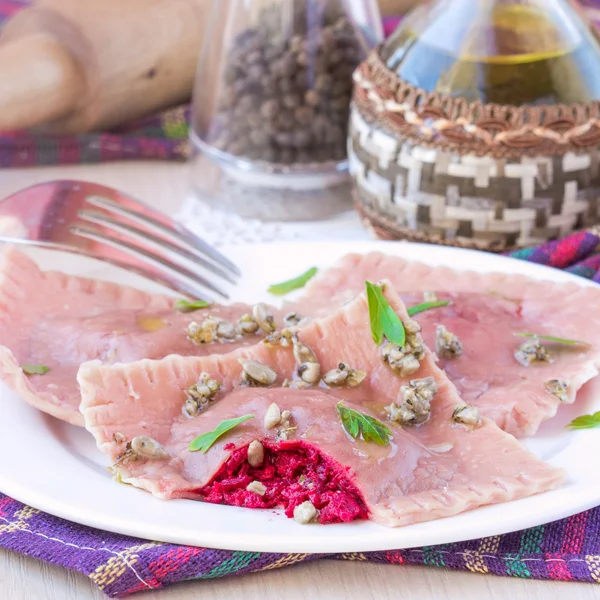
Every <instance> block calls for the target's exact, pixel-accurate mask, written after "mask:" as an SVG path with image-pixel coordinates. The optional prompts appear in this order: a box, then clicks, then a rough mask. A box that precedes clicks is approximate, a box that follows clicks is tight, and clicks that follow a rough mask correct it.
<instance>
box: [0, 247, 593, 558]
mask: <svg viewBox="0 0 600 600" xmlns="http://www.w3.org/2000/svg"><path fill="white" fill-rule="evenodd" d="M373 250H383V251H385V252H388V253H389V254H394V255H398V256H402V257H405V258H411V259H416V260H419V261H423V262H426V263H429V264H432V265H448V266H453V267H459V268H470V269H473V270H477V271H499V272H505V273H521V274H524V275H529V276H531V277H534V278H538V279H549V280H553V281H558V282H568V281H574V282H576V283H579V284H580V285H594V284H592V283H590V282H588V281H585V280H583V279H580V278H578V277H575V276H572V275H569V274H566V273H563V272H561V271H558V270H553V269H548V268H546V267H540V266H537V265H534V264H530V263H526V262H521V261H517V260H513V259H508V258H503V257H499V256H494V255H489V254H485V253H479V252H471V251H466V250H458V249H449V248H443V247H436V246H424V245H419V244H407V243H386V242H361V243H330V244H328V243H314V244H313V243H311V244H304V245H303V244H277V245H275V244H273V245H261V246H245V247H241V246H238V247H232V248H228V249H226V250H225V252H226V253H227V254H228V255H229V256H230V257H231V258H232V259H233V260H234V261H235V262H236V263H237V264H238V265H240V267H241V268H242V271H243V273H244V278H243V281H242V283H241V285H240V286H239V288H238V289H237V291H236V294H235V295H236V297H237V299H240V300H244V301H249V302H255V301H258V300H264V299H266V300H270V301H272V298H268V297H267V295H266V293H265V292H264V290H265V289H266V288H267V286H268V285H269V284H271V283H274V282H278V281H281V280H285V279H288V278H289V277H290V276H292V275H294V274H297V273H300V272H302V271H304V270H305V269H307V268H308V267H310V266H313V265H318V266H321V267H326V266H328V265H330V264H331V263H332V262H333V261H335V260H336V259H337V258H339V257H341V256H343V255H344V254H346V253H348V252H368V251H373ZM35 257H36V259H37V260H38V262H40V264H41V265H42V266H43V267H44V268H48V267H52V268H60V269H62V270H66V271H69V272H71V273H80V274H85V275H87V276H92V277H98V278H102V279H110V280H113V281H118V282H122V283H123V282H128V283H131V282H132V281H133V279H132V277H131V275H129V274H126V273H123V272H122V271H118V270H116V269H112V268H109V267H107V266H105V265H102V264H101V263H96V262H94V261H89V260H87V259H82V258H78V257H73V256H65V255H57V254H55V253H48V252H45V253H36V255H35ZM134 285H139V286H145V287H149V286H148V284H147V283H145V282H144V281H143V280H142V279H135V281H134ZM30 301H31V302H34V301H35V299H33V298H32V299H30ZM582 310H588V311H589V310H600V308H598V307H592V306H587V307H582ZM598 379H600V378H598ZM0 402H1V403H2V407H3V411H2V418H1V419H0V457H2V458H1V465H2V466H1V469H0V490H1V491H2V492H4V493H6V494H9V495H11V496H13V497H14V498H17V499H18V500H21V501H22V502H25V503H28V504H30V505H32V506H34V507H36V508H38V509H41V510H44V511H46V512H49V513H51V514H54V515H58V516H60V517H64V518H66V519H70V520H72V521H76V522H78V523H82V524H85V525H90V526H93V527H98V528H100V529H104V530H108V531H113V532H118V533H123V534H129V535H133V536H138V537H141V538H149V539H153V540H158V541H165V542H174V543H181V544H190V545H199V546H207V547H213V548H225V549H232V550H249V551H266V552H318V553H321V552H362V551H369V550H388V549H394V548H410V547H415V546H423V545H433V544H441V543H448V542H456V541H461V540H466V539H473V538H479V537H484V536H490V535H498V534H503V533H508V532H511V531H516V530H519V529H523V528H527V527H532V526H535V525H540V524H543V523H547V522H549V521H553V520H556V519H560V518H563V517H567V516H570V515H572V514H575V513H577V512H579V511H582V510H586V509H588V508H591V507H592V506H595V505H597V504H600V470H598V469H590V468H589V464H590V460H591V458H592V457H596V456H599V455H600V433H599V432H598V431H594V430H591V431H578V432H572V431H567V430H565V425H566V424H567V423H569V422H570V420H571V419H572V418H574V417H575V416H577V415H579V414H583V413H587V412H590V411H595V410H600V383H597V382H592V383H591V384H589V385H588V386H587V387H586V389H585V390H584V391H583V393H581V394H580V396H579V397H578V400H577V403H576V405H575V406H565V407H563V408H562V409H561V410H560V412H559V415H558V416H557V417H556V418H555V419H553V420H552V421H550V422H548V423H546V424H545V426H543V427H542V428H541V430H540V432H539V433H538V434H537V435H536V436H535V437H534V438H531V439H529V440H527V441H526V445H527V446H528V447H529V448H530V449H531V450H532V451H533V452H535V453H536V454H537V455H538V456H540V457H542V458H543V459H545V460H547V461H549V462H550V463H552V464H553V465H556V466H560V467H564V468H566V469H567V471H568V474H569V477H568V480H567V482H566V483H565V484H564V485H563V487H561V488H560V489H558V490H556V491H552V492H547V493H545V494H540V495H537V496H534V497H531V498H526V499H523V500H518V501H515V502H510V503H506V504H500V505H495V506H488V507H485V508H480V509H477V510H473V511H471V512H468V513H464V514H462V515H459V516H456V517H450V518H447V519H441V520H437V521H432V522H429V523H421V524H418V525H411V526H408V527H402V528H398V529H388V528H385V527H381V526H379V525H376V524H374V523H371V522H355V523H352V524H348V525H346V524H344V525H328V526H318V525H315V526H308V527H301V526H299V525H298V524H297V523H295V522H294V521H293V520H291V519H287V518H285V516H284V515H282V514H281V513H280V512H279V511H257V510H248V509H243V508H235V507H228V506H215V505H212V504H203V503H201V502H194V501H190V500H171V501H168V502H167V501H161V500H157V499H155V498H153V497H152V496H150V495H149V494H147V493H145V492H142V491H140V490H137V489H134V488H132V487H129V486H124V485H117V484H116V483H115V482H114V481H113V480H112V479H111V476H110V475H109V473H108V472H107V470H106V461H105V459H104V457H103V456H102V455H101V454H100V453H99V452H98V450H97V449H96V446H95V443H94V440H93V439H92V437H91V436H90V435H89V434H88V433H87V432H86V431H85V430H84V429H78V428H76V427H73V426H71V425H67V424H66V423H62V422H60V421H57V420H55V419H53V418H52V417H48V416H46V415H44V414H42V413H40V412H38V411H36V410H35V409H33V408H32V407H30V406H29V405H27V404H25V403H24V402H22V401H21V400H20V399H19V398H18V397H16V396H15V395H14V394H13V393H11V392H9V391H8V390H7V389H6V388H4V387H0Z"/></svg>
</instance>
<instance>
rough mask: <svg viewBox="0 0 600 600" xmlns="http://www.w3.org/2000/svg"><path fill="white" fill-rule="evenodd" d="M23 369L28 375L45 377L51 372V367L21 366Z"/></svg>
mask: <svg viewBox="0 0 600 600" xmlns="http://www.w3.org/2000/svg"><path fill="white" fill-rule="evenodd" d="M21 369H23V372H24V373H27V375H44V374H45V373H47V372H48V371H49V370H50V367H46V366H44V365H21Z"/></svg>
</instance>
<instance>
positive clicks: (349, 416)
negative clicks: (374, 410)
mask: <svg viewBox="0 0 600 600" xmlns="http://www.w3.org/2000/svg"><path fill="white" fill-rule="evenodd" d="M335 407H336V409H337V411H338V413H339V415H340V419H341V420H342V426H343V427H344V429H345V430H346V432H347V433H348V435H349V436H350V437H351V438H353V439H356V438H357V437H358V436H359V434H362V439H363V440H364V441H365V442H373V443H374V444H378V445H379V446H387V445H388V444H389V443H390V435H391V434H392V432H391V431H390V430H389V429H388V428H387V427H386V426H385V425H384V424H383V423H382V422H381V421H378V420H377V419H374V418H373V417H370V416H369V415H364V414H363V413H359V412H357V411H356V410H353V409H352V408H348V407H346V406H344V405H343V404H342V403H341V402H340V403H338V404H336V406H335Z"/></svg>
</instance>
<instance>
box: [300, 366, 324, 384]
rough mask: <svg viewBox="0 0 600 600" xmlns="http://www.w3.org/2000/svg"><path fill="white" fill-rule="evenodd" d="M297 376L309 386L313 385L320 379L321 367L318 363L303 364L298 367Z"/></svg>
mask: <svg viewBox="0 0 600 600" xmlns="http://www.w3.org/2000/svg"><path fill="white" fill-rule="evenodd" d="M297 373H298V376H299V377H300V379H301V380H302V381H304V382H305V383H308V384H309V385H314V384H315V383H317V382H318V381H319V379H321V365H319V363H318V362H305V363H302V364H301V365H300V366H299V367H298V371H297Z"/></svg>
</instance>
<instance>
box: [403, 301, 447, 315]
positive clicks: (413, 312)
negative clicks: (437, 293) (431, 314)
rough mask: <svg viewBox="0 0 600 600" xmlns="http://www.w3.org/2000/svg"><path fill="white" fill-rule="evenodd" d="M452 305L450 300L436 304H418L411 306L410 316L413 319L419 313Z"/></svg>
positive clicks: (408, 309) (408, 310)
mask: <svg viewBox="0 0 600 600" xmlns="http://www.w3.org/2000/svg"><path fill="white" fill-rule="evenodd" d="M449 304H452V303H451V302H450V300H436V301H434V302H422V303H421V304H417V305H415V306H411V307H410V308H407V312H408V316H409V317H412V316H413V315H417V314H419V313H422V312H425V311H426V310H431V309H432V308H441V307H442V306H448V305H449Z"/></svg>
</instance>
